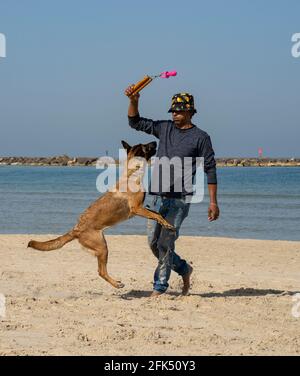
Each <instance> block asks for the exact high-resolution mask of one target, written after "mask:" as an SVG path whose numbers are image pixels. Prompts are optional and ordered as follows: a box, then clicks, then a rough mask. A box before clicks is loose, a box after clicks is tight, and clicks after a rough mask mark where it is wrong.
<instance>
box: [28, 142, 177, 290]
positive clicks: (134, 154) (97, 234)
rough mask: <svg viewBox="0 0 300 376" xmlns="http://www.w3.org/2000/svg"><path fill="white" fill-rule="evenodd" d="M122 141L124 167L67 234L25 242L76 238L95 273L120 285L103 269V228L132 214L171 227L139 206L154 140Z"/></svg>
mask: <svg viewBox="0 0 300 376" xmlns="http://www.w3.org/2000/svg"><path fill="white" fill-rule="evenodd" d="M122 145H123V147H124V148H125V149H126V151H127V169H125V172H124V174H123V175H122V176H121V177H120V179H119V181H118V182H117V184H116V185H115V186H114V187H112V188H111V189H110V190H109V191H108V192H106V193H105V194H104V195H103V196H101V197H100V198H98V200H96V201H95V202H94V203H93V204H92V205H91V206H90V207H88V208H87V209H86V210H85V212H84V213H83V214H82V215H81V216H80V217H79V221H78V223H77V225H76V226H75V227H74V228H73V229H72V230H70V231H69V232H68V233H67V234H65V235H63V236H60V237H58V238H56V239H53V240H49V241H46V242H37V241H34V240H31V241H30V242H29V243H28V247H31V248H34V249H37V250H39V251H52V250H55V249H59V248H61V247H63V246H64V245H65V244H66V243H69V242H70V241H72V240H74V239H78V241H79V243H80V244H81V245H83V246H84V247H85V248H88V249H89V250H91V251H92V252H93V253H94V254H95V256H96V257H97V259H98V271H99V275H100V276H101V277H102V278H104V279H105V280H106V281H107V282H109V283H110V284H112V285H113V286H114V287H116V288H121V287H124V285H123V284H122V283H121V281H116V280H114V279H113V278H111V277H110V276H109V275H108V273H107V268H106V265H107V256H108V249H107V244H106V240H105V238H104V234H103V230H104V229H105V228H107V227H110V226H113V225H115V224H117V223H119V222H121V221H125V220H126V219H129V218H132V217H133V216H135V215H139V216H141V217H144V218H149V219H153V220H155V221H157V222H158V223H160V224H161V225H162V226H164V227H166V228H168V229H170V230H174V227H173V226H172V225H170V224H169V223H168V222H167V221H166V220H165V219H164V218H163V217H162V216H161V215H160V214H158V213H156V212H154V211H151V210H148V209H146V208H144V207H143V202H144V199H145V192H144V189H143V185H142V177H143V174H144V170H145V164H146V163H145V161H149V160H150V158H151V157H152V156H153V155H155V153H156V142H150V143H149V144H145V145H142V144H139V145H135V146H133V147H131V146H129V145H128V144H127V143H126V142H125V141H122ZM143 161H144V163H143ZM124 187H125V189H124Z"/></svg>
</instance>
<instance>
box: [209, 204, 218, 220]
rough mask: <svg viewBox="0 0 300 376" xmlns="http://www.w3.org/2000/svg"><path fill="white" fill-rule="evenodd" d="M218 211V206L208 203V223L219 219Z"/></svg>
mask: <svg viewBox="0 0 300 376" xmlns="http://www.w3.org/2000/svg"><path fill="white" fill-rule="evenodd" d="M219 215H220V210H219V207H218V204H215V203H210V205H209V207H208V220H209V222H212V221H215V220H216V219H218V218H219Z"/></svg>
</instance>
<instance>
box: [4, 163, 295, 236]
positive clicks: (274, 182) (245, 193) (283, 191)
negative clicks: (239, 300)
mask: <svg viewBox="0 0 300 376" xmlns="http://www.w3.org/2000/svg"><path fill="white" fill-rule="evenodd" d="M99 173H100V172H99V170H97V169H96V168H95V167H53V166H51V167H50V166H49V167H36V166H0V233H1V234H62V233H65V232H67V231H68V230H69V229H71V228H72V227H73V226H74V224H75V223H76V222H77V218H78V216H79V215H80V213H82V212H83V210H84V209H86V208H87V207H88V206H89V205H90V204H91V203H92V202H93V201H94V200H95V199H97V198H98V197H99V196H100V195H101V194H100V193H99V192H98V191H97V188H96V181H97V177H98V176H99ZM207 194H208V192H207V188H205V196H204V200H203V201H202V202H200V203H195V204H192V205H191V208H190V212H189V216H188V217H187V218H186V220H185V221H184V222H183V224H182V227H181V235H193V236H209V237H230V238H244V239H245V238H246V239H270V240H292V241H299V240H300V167H223V168H218V201H219V207H220V212H221V214H220V217H219V219H218V220H217V221H214V222H209V221H208V219H207V208H208V202H209V200H208V195H207ZM150 200H151V196H149V195H147V196H146V200H145V205H146V204H148V203H149V201H150ZM105 233H107V234H140V235H145V234H146V219H144V218H140V217H134V218H132V219H130V220H128V221H125V222H123V223H120V224H119V225H117V226H115V227H112V228H109V229H107V230H106V231H105Z"/></svg>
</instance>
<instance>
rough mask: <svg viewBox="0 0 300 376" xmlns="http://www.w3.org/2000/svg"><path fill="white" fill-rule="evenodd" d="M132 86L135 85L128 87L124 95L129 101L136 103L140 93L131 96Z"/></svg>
mask: <svg viewBox="0 0 300 376" xmlns="http://www.w3.org/2000/svg"><path fill="white" fill-rule="evenodd" d="M134 86H135V85H130V86H128V88H127V89H126V90H125V95H127V96H128V98H129V99H130V101H131V102H133V103H137V102H138V101H139V98H140V93H136V94H134V95H132V93H133V90H134Z"/></svg>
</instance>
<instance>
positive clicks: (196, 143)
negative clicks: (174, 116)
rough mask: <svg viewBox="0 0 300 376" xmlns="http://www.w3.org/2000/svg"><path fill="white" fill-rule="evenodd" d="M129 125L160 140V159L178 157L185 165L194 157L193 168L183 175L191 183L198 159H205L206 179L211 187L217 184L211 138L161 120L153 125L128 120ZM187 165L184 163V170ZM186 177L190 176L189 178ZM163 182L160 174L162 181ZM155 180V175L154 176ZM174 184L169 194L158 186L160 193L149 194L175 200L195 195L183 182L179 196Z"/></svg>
mask: <svg viewBox="0 0 300 376" xmlns="http://www.w3.org/2000/svg"><path fill="white" fill-rule="evenodd" d="M129 125H130V127H131V128H134V129H136V130H137V131H143V132H146V133H148V134H152V135H153V136H155V137H156V138H158V139H159V146H158V151H157V157H158V158H160V159H161V158H162V157H167V158H169V159H171V158H174V157H179V158H180V159H181V160H182V162H183V159H184V158H185V157H191V158H190V159H191V160H192V168H189V169H186V170H188V171H186V170H185V171H184V172H183V174H185V177H186V176H187V175H188V177H187V179H188V180H191V181H192V180H193V179H194V176H195V173H196V169H197V166H196V157H203V159H204V171H205V173H206V175H207V183H208V184H217V174H216V161H215V158H214V156H215V154H214V150H213V148H212V144H211V140H210V137H209V135H208V134H207V133H206V132H204V131H203V130H201V129H200V128H198V127H196V126H195V125H193V127H192V128H188V129H180V128H178V127H176V125H175V123H174V122H173V121H172V120H158V121H153V120H151V119H146V118H143V117H140V116H139V115H137V116H135V117H129ZM183 167H184V163H182V168H183ZM186 174H187V175H186ZM161 178H162V173H161V172H160V175H159V179H161ZM152 180H153V175H152ZM173 185H174V184H173ZM173 185H172V183H171V187H170V190H168V191H165V188H164V187H162V185H161V184H159V187H157V189H155V190H153V189H150V194H159V195H166V196H172V197H182V196H185V195H188V194H192V192H191V191H188V190H187V189H185V186H184V183H183V181H182V189H181V193H178V189H176V190H174V186H173Z"/></svg>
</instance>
